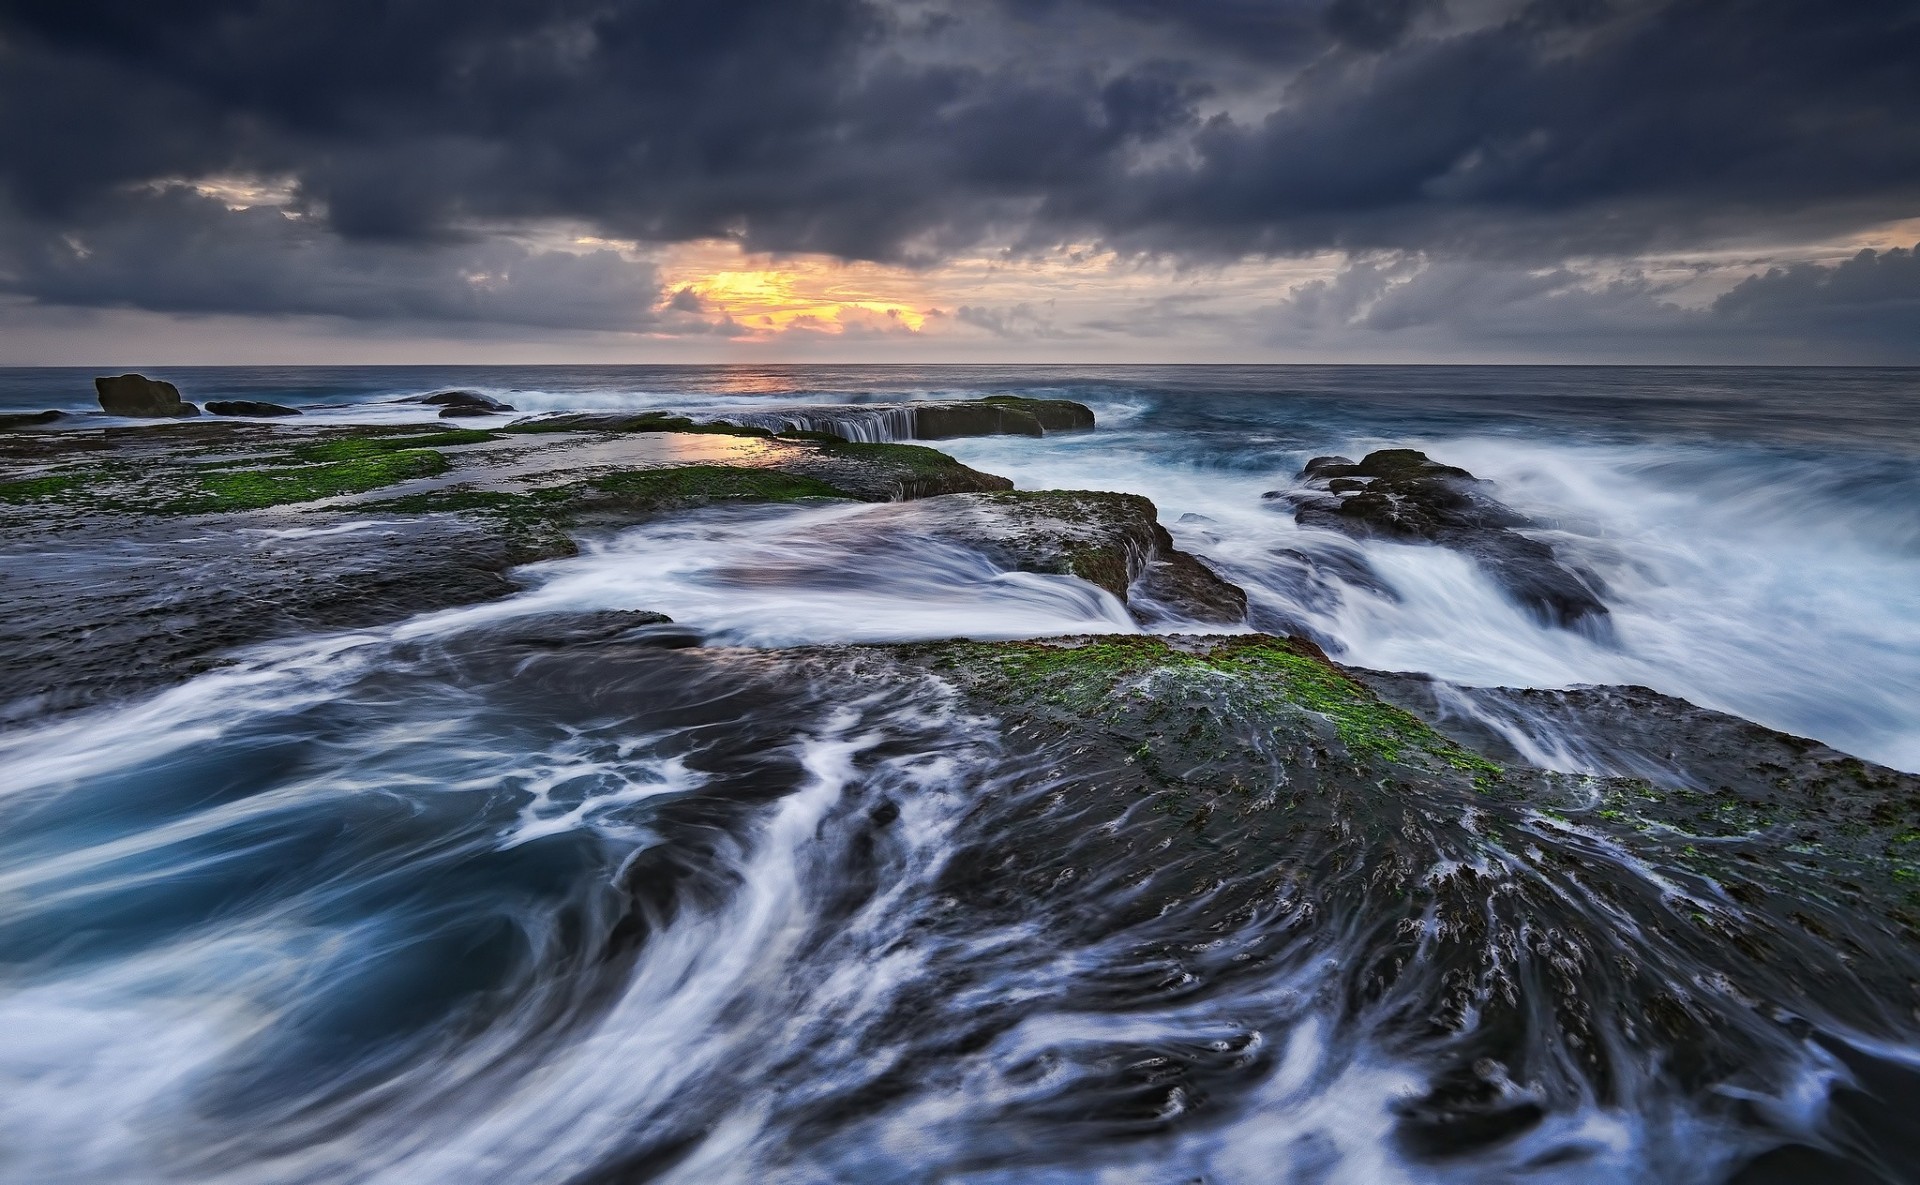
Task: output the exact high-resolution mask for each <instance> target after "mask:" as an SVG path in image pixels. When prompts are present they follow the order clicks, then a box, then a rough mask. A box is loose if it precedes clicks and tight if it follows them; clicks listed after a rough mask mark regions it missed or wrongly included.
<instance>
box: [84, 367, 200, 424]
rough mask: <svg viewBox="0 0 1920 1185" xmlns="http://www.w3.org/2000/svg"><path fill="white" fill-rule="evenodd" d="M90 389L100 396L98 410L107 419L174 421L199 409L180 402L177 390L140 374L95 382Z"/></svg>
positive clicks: (195, 413)
mask: <svg viewBox="0 0 1920 1185" xmlns="http://www.w3.org/2000/svg"><path fill="white" fill-rule="evenodd" d="M93 389H94V391H96V392H97V393H98V394H99V396H100V407H101V409H102V410H103V411H105V412H106V413H107V414H108V415H110V416H138V417H142V418H146V419H177V418H179V417H181V416H197V415H199V414H200V409H199V408H197V407H195V406H194V405H193V404H191V403H187V402H185V401H184V400H182V399H181V398H180V388H178V387H176V386H174V385H173V384H172V383H169V382H165V381H163V380H161V379H150V378H148V377H147V376H146V375H143V374H123V375H120V376H119V377H118V378H105V377H102V378H96V379H94V380H93Z"/></svg>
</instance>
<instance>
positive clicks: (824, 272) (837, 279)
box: [662, 243, 939, 335]
mask: <svg viewBox="0 0 1920 1185" xmlns="http://www.w3.org/2000/svg"><path fill="white" fill-rule="evenodd" d="M662 279H663V280H664V281H665V288H666V290H667V291H668V292H672V293H676V294H677V293H681V292H691V293H692V294H693V295H694V296H697V297H698V298H699V300H700V306H701V308H702V310H703V311H706V312H709V313H716V314H719V315H720V316H723V317H725V318H727V319H728V320H731V321H733V322H734V323H736V324H738V325H739V326H740V327H742V328H743V329H745V330H747V331H749V332H750V333H752V334H755V335H763V334H764V335H771V334H776V333H780V332H782V331H785V330H801V331H807V330H811V331H814V332H818V333H829V334H839V333H846V332H848V331H850V330H863V331H867V332H881V333H885V332H909V333H917V332H919V331H920V330H921V329H923V328H924V327H925V326H926V323H927V319H928V318H929V317H930V316H938V315H939V313H938V312H937V311H936V310H934V309H932V308H931V307H929V300H928V296H927V293H926V291H925V289H924V287H923V285H922V284H921V283H920V282H919V280H918V279H917V278H916V277H915V276H913V275H912V274H911V273H909V272H905V271H902V270H899V269H894V268H886V267H881V266H879V265H877V264H866V263H841V262H839V261H837V260H830V259H827V258H824V257H784V258H773V257H769V256H755V255H748V254H744V253H742V252H740V251H739V250H738V249H736V248H734V247H732V246H731V245H729V244H710V243H696V244H689V245H688V246H686V247H683V248H681V249H679V250H677V251H675V252H674V253H673V256H672V257H671V258H670V259H669V261H668V263H667V265H666V267H664V268H663V269H662Z"/></svg>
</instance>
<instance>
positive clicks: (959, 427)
mask: <svg viewBox="0 0 1920 1185" xmlns="http://www.w3.org/2000/svg"><path fill="white" fill-rule="evenodd" d="M442 414H446V413H442ZM708 415H709V416H710V418H708V419H704V420H700V421H695V420H693V419H691V418H689V417H688V416H687V415H685V414H683V413H681V412H676V411H667V410H658V409H656V410H652V411H641V412H631V411H619V412H568V413H565V414H562V415H552V416H534V417H529V418H527V419H524V420H516V421H514V422H513V423H512V424H509V425H507V430H508V431H512V432H720V433H735V434H740V435H775V434H777V435H780V436H789V437H799V438H832V439H835V440H843V441H848V442H850V443H856V444H881V443H889V442H896V441H904V440H957V439H960V438H962V437H969V436H1044V435H1047V434H1049V433H1055V432H1084V431H1088V430H1090V429H1091V428H1093V426H1094V417H1093V410H1092V409H1091V408H1089V407H1087V406H1086V405H1084V404H1080V403H1075V402H1073V401H1072V400H1070V399H1026V398H1022V397H1020V396H1016V395H989V396H987V397H986V398H984V399H969V400H948V401H938V402H936V401H932V400H922V401H915V402H905V403H846V404H812V405H808V406H802V407H770V408H766V409H764V410H758V409H756V410H748V411H727V412H715V413H708Z"/></svg>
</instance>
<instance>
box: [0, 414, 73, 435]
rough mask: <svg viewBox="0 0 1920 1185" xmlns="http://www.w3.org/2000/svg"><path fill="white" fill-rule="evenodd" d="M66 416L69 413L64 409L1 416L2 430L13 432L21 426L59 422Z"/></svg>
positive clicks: (39, 425) (0, 424) (31, 426)
mask: <svg viewBox="0 0 1920 1185" xmlns="http://www.w3.org/2000/svg"><path fill="white" fill-rule="evenodd" d="M66 418H67V413H66V412H63V411H34V412H22V413H20V414H18V415H5V416H0V432H11V431H15V430H17V429H20V428H38V427H41V426H42V425H45V424H53V423H58V422H59V421H61V420H64V419H66Z"/></svg>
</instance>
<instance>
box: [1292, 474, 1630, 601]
mask: <svg viewBox="0 0 1920 1185" xmlns="http://www.w3.org/2000/svg"><path fill="white" fill-rule="evenodd" d="M1300 480H1301V481H1302V482H1303V483H1305V485H1304V488H1300V489H1294V490H1274V491H1270V492H1269V493H1267V494H1266V495H1265V496H1266V497H1267V498H1269V499H1275V500H1279V501H1283V502H1285V503H1287V504H1288V505H1290V506H1291V507H1292V508H1293V514H1294V520H1295V521H1296V522H1298V523H1300V524H1301V525H1302V526H1311V527H1321V528H1324V529H1328V530H1334V531H1339V532H1341V533H1342V534H1346V535H1350V536H1353V537H1355V538H1362V539H1365V538H1378V539H1390V540H1394V541H1396V542H1402V543H1433V544H1438V545H1440V546H1442V547H1448V548H1452V549H1454V550H1456V551H1460V552H1463V553H1465V554H1466V555H1468V556H1471V557H1472V558H1473V559H1474V561H1475V562H1476V563H1478V564H1479V565H1480V566H1481V567H1482V568H1483V569H1485V570H1486V571H1487V572H1488V574H1490V575H1491V576H1492V577H1493V578H1494V579H1495V580H1496V581H1498V582H1499V583H1500V584H1501V586H1502V587H1504V588H1505V589H1506V590H1507V591H1508V592H1509V593H1511V594H1512V595H1513V597H1514V598H1515V599H1516V600H1518V601H1519V602H1520V604H1522V605H1524V606H1525V607H1526V608H1528V609H1529V610H1531V611H1532V612H1533V613H1535V614H1536V615H1538V616H1539V617H1540V618H1541V619H1542V620H1544V621H1545V622H1547V623H1548V624H1550V625H1555V626H1560V627H1563V628H1569V629H1583V630H1588V631H1596V630H1597V631H1602V632H1604V631H1605V630H1606V629H1607V628H1608V624H1609V617H1608V613H1607V606H1606V603H1605V602H1604V601H1602V600H1601V599H1600V598H1601V593H1602V592H1603V591H1604V589H1603V588H1602V586H1601V584H1600V580H1599V578H1598V577H1597V576H1595V575H1594V574H1593V573H1591V572H1587V571H1585V570H1582V569H1579V568H1576V567H1573V566H1571V565H1569V564H1566V563H1564V562H1562V561H1561V560H1560V558H1559V557H1558V555H1557V554H1556V553H1555V551H1554V549H1553V547H1552V546H1551V545H1550V544H1547V543H1543V542H1541V541H1540V540H1538V539H1534V538H1532V537H1531V536H1529V535H1526V534H1523V533H1522V532H1523V531H1525V530H1527V529H1530V528H1533V527H1535V526H1536V524H1535V523H1534V522H1533V521H1532V520H1530V519H1528V518H1527V517H1526V516H1525V515H1523V514H1520V513H1519V512H1517V511H1515V510H1513V509H1512V508H1511V507H1509V506H1506V505H1504V504H1503V503H1501V502H1500V501H1498V500H1497V499H1495V498H1494V497H1493V496H1492V495H1491V494H1490V493H1488V490H1489V489H1490V488H1491V487H1490V486H1489V484H1488V483H1487V482H1484V481H1481V480H1480V479H1479V478H1476V477H1475V476H1474V475H1473V474H1471V473H1468V472H1467V471H1466V470H1465V469H1461V468H1458V467H1457V466H1453V465H1442V464H1440V463H1439V462H1437V461H1434V460H1433V459H1431V458H1430V457H1428V456H1427V455H1426V454H1425V453H1422V452H1418V451H1416V450H1414V449H1381V450H1379V451H1377V452H1372V453H1368V454H1367V455H1366V457H1365V458H1363V459H1362V460H1360V461H1352V460H1349V459H1347V458H1346V457H1315V458H1313V459H1312V460H1311V461H1308V462H1307V464H1306V467H1305V468H1304V469H1302V470H1301V472H1300Z"/></svg>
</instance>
